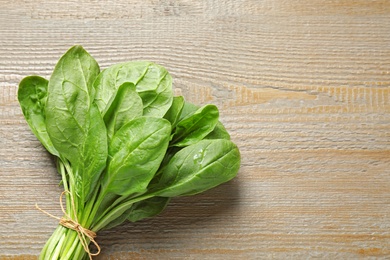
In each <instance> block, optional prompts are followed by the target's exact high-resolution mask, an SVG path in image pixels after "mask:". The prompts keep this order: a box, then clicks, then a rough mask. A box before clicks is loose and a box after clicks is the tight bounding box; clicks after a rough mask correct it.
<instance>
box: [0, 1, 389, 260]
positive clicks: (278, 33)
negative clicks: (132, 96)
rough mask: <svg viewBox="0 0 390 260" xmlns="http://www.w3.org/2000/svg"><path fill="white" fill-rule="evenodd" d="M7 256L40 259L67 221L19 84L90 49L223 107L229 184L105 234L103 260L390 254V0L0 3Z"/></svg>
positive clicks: (0, 243) (0, 244) (0, 163)
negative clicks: (229, 146) (161, 74)
mask: <svg viewBox="0 0 390 260" xmlns="http://www.w3.org/2000/svg"><path fill="white" fill-rule="evenodd" d="M0 7H1V8H0V177H1V182H0V216H1V221H0V238H1V239H0V259H36V256H37V255H38V254H39V252H40V249H41V248H42V246H43V244H44V243H45V241H46V239H47V238H48V237H49V236H50V234H51V233H52V232H53V230H54V228H55V227H56V225H57V223H56V221H55V220H52V219H50V218H48V217H46V216H45V215H43V214H42V213H41V212H39V211H37V210H36V209H35V203H38V204H39V205H40V207H41V208H44V209H45V210H47V211H49V212H51V213H53V214H55V215H61V211H60V209H59V205H58V196H59V194H60V193H61V187H59V186H58V183H59V181H60V177H59V176H58V174H57V173H56V170H55V165H54V162H53V160H52V159H51V158H50V156H48V155H47V153H46V152H45V151H44V149H43V148H42V147H41V145H40V143H39V142H38V141H37V140H36V139H35V137H34V136H33V134H32V133H31V132H30V130H29V128H28V126H27V124H26V123H25V121H24V118H23V115H22V113H21V110H20V108H19V105H18V103H17V98H16V95H17V86H18V83H19V82H20V80H21V79H22V78H23V77H25V76H27V75H30V74H39V75H42V76H44V77H47V78H48V77H49V76H50V74H51V72H52V70H53V67H54V65H55V63H56V61H57V60H58V58H59V57H60V55H61V54H62V53H64V52H65V51H66V50H67V49H68V48H69V47H70V46H72V45H74V44H82V45H83V46H84V47H85V48H86V49H87V50H88V51H89V52H90V53H91V54H92V55H93V56H94V57H96V59H97V60H98V62H99V64H100V65H101V67H102V68H106V67H108V66H109V65H111V64H114V63H118V62H123V61H128V60H138V59H141V60H151V61H155V62H157V63H160V64H162V65H163V66H165V67H166V68H167V69H168V70H169V71H170V73H171V74H172V76H173V78H174V87H175V92H176V93H177V94H181V95H184V96H185V97H186V98H187V99H188V100H189V101H192V102H195V103H198V104H206V103H214V104H216V105H217V106H218V107H219V108H220V110H221V120H222V121H223V122H224V124H225V125H226V126H227V128H228V130H229V131H230V132H231V134H232V139H233V140H234V141H235V142H236V143H237V144H238V146H239V147H240V150H241V154H242V167H241V169H240V172H239V175H238V177H237V178H236V179H234V180H233V181H231V182H229V183H226V184H224V185H222V186H220V187H218V188H215V189H213V190H210V191H208V192H206V193H204V194H200V195H197V196H194V197H184V198H177V199H174V200H173V201H172V203H171V204H170V205H169V206H168V208H167V209H166V211H165V212H164V213H162V214H161V215H160V216H158V217H156V218H154V219H150V220H144V221H140V222H139V223H135V224H131V223H126V224H124V225H121V226H119V227H117V228H114V229H112V230H108V231H102V232H101V233H99V236H98V242H99V244H100V245H101V247H102V250H103V252H102V254H101V255H100V256H99V257H96V259H245V258H247V259H259V258H261V259H262V258H266V259H268V258H276V259H286V258H289V259H296V258H297V259H301V258H320V259H356V258H369V257H373V258H383V259H386V258H389V257H390V249H389V244H390V193H389V190H390V170H389V165H390V113H389V112H390V78H389V76H390V44H389V43H390V34H389V32H390V3H389V1H386V0H376V1H363V0H358V1H351V0H344V1H328V0H325V1H319V0H314V1H302V0H296V1H283V0H264V1H256V0H238V1H233V0H223V1H215V0H202V1H189V0H180V1H169V0H147V1H135V0H132V1H125V0H119V1H92V0H89V1H75V0H70V1H47V0H40V1H22V0H14V1H5V0H0Z"/></svg>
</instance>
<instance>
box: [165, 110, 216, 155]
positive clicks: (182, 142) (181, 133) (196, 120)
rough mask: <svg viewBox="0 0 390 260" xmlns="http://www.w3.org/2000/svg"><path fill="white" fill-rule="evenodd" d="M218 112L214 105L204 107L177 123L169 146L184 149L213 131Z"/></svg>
mask: <svg viewBox="0 0 390 260" xmlns="http://www.w3.org/2000/svg"><path fill="white" fill-rule="evenodd" d="M218 117H219V112H218V108H217V107H216V106H214V105H206V106H203V107H201V108H199V109H198V110H197V111H195V113H193V114H191V115H190V116H188V117H186V118H184V119H182V120H181V121H180V122H178V123H177V125H176V128H175V130H174V132H173V134H172V140H171V143H170V146H177V147H184V146H188V145H191V144H194V143H196V142H198V141H200V140H202V139H203V138H204V137H206V136H207V135H208V134H209V133H211V132H212V131H213V130H214V127H215V125H216V124H217V123H218Z"/></svg>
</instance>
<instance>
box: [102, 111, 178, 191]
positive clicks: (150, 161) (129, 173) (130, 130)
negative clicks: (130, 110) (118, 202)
mask: <svg viewBox="0 0 390 260" xmlns="http://www.w3.org/2000/svg"><path fill="white" fill-rule="evenodd" d="M170 132H171V124H170V123H169V122H168V121H167V120H165V119H162V118H154V117H145V116H142V117H138V118H136V119H133V120H131V121H130V122H129V123H127V124H126V125H124V126H122V128H121V129H119V130H118V131H117V132H116V133H115V135H114V136H113V138H112V141H111V143H110V145H109V163H108V166H107V172H105V174H104V179H103V188H104V190H105V191H106V192H113V193H115V194H118V195H122V196H130V195H131V194H136V193H143V192H145V191H146V187H147V186H148V184H149V182H150V180H151V179H152V178H153V176H154V174H155V173H156V171H157V170H158V167H159V165H160V163H161V161H162V159H163V158H164V155H165V152H166V150H167V147H168V142H169V136H170Z"/></svg>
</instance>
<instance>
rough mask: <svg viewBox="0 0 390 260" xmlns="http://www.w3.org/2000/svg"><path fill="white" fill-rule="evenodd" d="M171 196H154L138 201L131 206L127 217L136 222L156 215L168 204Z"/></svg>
mask: <svg viewBox="0 0 390 260" xmlns="http://www.w3.org/2000/svg"><path fill="white" fill-rule="evenodd" d="M170 200H171V198H169V197H152V198H150V199H146V200H142V201H139V202H136V203H134V204H133V206H132V207H131V211H130V213H129V215H128V216H127V219H128V220H130V221H131V222H136V221H139V220H141V219H144V218H150V217H154V216H156V215H158V214H160V213H161V212H162V211H163V210H164V209H165V208H166V206H167V205H168V203H169V201H170Z"/></svg>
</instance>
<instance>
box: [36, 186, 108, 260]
mask: <svg viewBox="0 0 390 260" xmlns="http://www.w3.org/2000/svg"><path fill="white" fill-rule="evenodd" d="M66 193H68V194H69V197H70V200H71V206H72V209H73V219H72V218H71V217H70V216H69V214H68V213H66V210H65V208H64V205H63V203H62V197H63V196H64V195H65V194H66ZM60 206H61V210H62V212H63V213H64V215H65V216H64V217H62V218H59V217H56V216H54V215H52V214H50V213H49V212H47V211H45V210H43V209H41V208H40V207H38V204H35V207H36V208H37V209H38V210H39V211H41V212H43V213H45V214H46V215H48V216H49V217H52V218H55V219H58V220H59V224H60V225H62V226H64V227H66V228H69V229H72V230H74V231H76V232H77V236H78V237H79V239H80V242H81V244H82V246H83V247H84V250H85V252H87V254H88V256H89V259H91V260H92V256H97V255H98V254H100V246H99V244H98V243H97V242H96V241H95V238H96V233H95V232H93V231H92V230H89V229H86V228H84V227H82V226H81V225H80V224H79V223H78V220H77V215H76V212H75V209H76V207H75V205H74V200H73V196H72V194H71V193H70V192H69V191H63V192H62V193H61V195H60ZM88 239H89V240H90V241H91V242H92V243H93V244H94V245H95V246H96V248H97V252H96V253H91V251H90V250H89V248H88Z"/></svg>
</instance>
